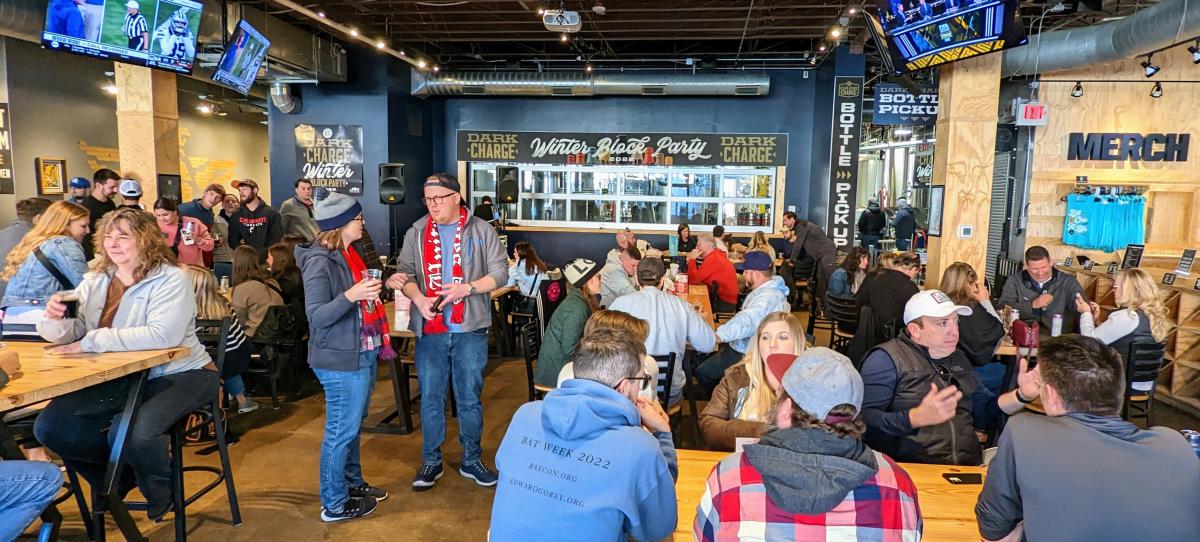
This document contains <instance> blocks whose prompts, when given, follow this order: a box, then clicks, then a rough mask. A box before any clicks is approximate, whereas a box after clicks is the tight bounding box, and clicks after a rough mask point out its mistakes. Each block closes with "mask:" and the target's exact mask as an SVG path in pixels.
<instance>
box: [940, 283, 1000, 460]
mask: <svg viewBox="0 0 1200 542" xmlns="http://www.w3.org/2000/svg"><path fill="white" fill-rule="evenodd" d="M941 290H942V292H943V293H945V294H946V296H948V297H949V298H950V301H953V302H954V304H955V305H962V306H964V307H969V308H970V309H971V314H969V315H966V316H960V317H959V318H958V350H959V352H962V354H963V355H964V356H966V358H967V361H969V362H971V365H972V366H973V367H974V368H975V376H977V377H979V382H980V384H983V386H984V387H985V388H987V390H988V392H989V394H988V395H984V394H979V395H976V396H975V398H976V399H979V400H981V401H982V400H990V396H996V395H1000V393H1001V392H1003V391H1004V388H1005V383H1004V373H1005V366H1004V363H1002V362H1000V361H998V360H996V347H997V346H999V345H1000V341H1001V340H1002V339H1003V338H1004V323H1003V322H1002V321H1001V320H1000V315H999V314H996V309H995V307H993V306H992V300H991V293H990V292H988V289H987V285H986V284H984V283H983V282H982V281H980V280H979V275H977V274H976V273H975V268H973V267H971V266H970V265H969V264H966V263H963V262H955V263H952V264H950V267H947V268H946V271H945V272H943V273H942V284H941ZM985 409H986V406H985V405H983V404H976V405H974V407H973V410H974V412H975V413H976V416H975V429H976V431H979V432H980V433H979V434H980V436H983V433H982V432H983V431H986V430H987V429H988V427H989V426H991V424H992V422H994V421H997V420H998V417H997V416H996V414H997V413H996V412H995V409H987V410H985ZM980 412H987V413H988V414H990V415H979V414H978V413H980Z"/></svg>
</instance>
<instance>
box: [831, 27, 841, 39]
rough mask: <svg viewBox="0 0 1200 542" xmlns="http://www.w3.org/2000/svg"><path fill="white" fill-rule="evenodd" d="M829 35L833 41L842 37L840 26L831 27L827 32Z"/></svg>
mask: <svg viewBox="0 0 1200 542" xmlns="http://www.w3.org/2000/svg"><path fill="white" fill-rule="evenodd" d="M829 35H830V36H831V37H833V38H835V39H836V38H840V37H842V27H840V26H835V27H833V28H832V29H830V30H829Z"/></svg>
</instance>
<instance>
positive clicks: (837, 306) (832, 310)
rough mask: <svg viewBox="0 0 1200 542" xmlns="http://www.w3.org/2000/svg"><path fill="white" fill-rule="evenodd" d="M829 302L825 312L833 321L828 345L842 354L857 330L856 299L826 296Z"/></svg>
mask: <svg viewBox="0 0 1200 542" xmlns="http://www.w3.org/2000/svg"><path fill="white" fill-rule="evenodd" d="M828 300H829V304H828V310H827V312H826V314H827V315H828V316H829V318H830V321H832V322H833V326H832V333H831V334H830V336H829V346H830V348H833V349H834V350H837V351H838V352H841V353H843V354H845V353H846V350H847V349H848V348H849V346H850V341H851V340H852V339H854V332H855V331H857V330H858V301H857V300H855V299H854V298H853V297H841V296H835V295H830V296H828Z"/></svg>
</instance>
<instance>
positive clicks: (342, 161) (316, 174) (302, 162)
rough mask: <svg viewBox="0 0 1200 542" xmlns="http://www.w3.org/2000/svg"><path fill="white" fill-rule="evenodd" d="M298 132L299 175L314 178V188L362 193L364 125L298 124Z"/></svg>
mask: <svg viewBox="0 0 1200 542" xmlns="http://www.w3.org/2000/svg"><path fill="white" fill-rule="evenodd" d="M295 133H296V164H297V167H298V168H299V169H300V172H299V173H300V174H299V177H303V178H305V179H308V180H309V181H311V182H312V185H313V188H326V189H328V190H331V191H333V192H339V193H342V194H346V195H350V196H361V195H362V193H363V136H362V126H353V125H344V124H297V125H296V129H295Z"/></svg>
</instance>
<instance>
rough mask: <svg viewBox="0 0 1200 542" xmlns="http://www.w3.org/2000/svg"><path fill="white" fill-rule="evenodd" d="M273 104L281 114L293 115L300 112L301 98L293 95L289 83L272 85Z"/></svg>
mask: <svg viewBox="0 0 1200 542" xmlns="http://www.w3.org/2000/svg"><path fill="white" fill-rule="evenodd" d="M271 103H272V104H273V105H274V106H275V109H278V110H279V112H280V113H284V114H288V115H292V114H296V113H299V112H300V97H299V96H296V95H295V94H293V93H292V87H291V85H288V84H287V83H282V82H279V81H276V82H274V83H271Z"/></svg>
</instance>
